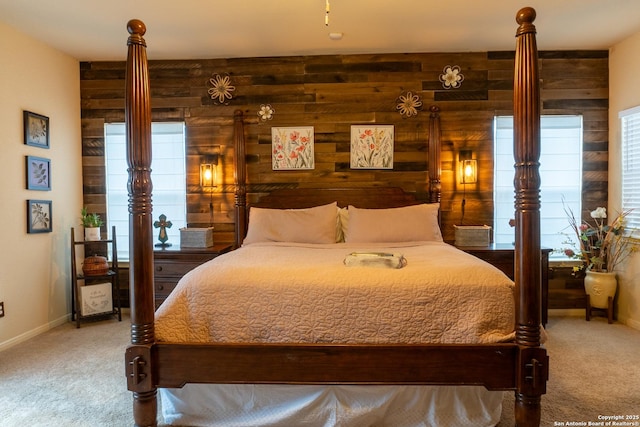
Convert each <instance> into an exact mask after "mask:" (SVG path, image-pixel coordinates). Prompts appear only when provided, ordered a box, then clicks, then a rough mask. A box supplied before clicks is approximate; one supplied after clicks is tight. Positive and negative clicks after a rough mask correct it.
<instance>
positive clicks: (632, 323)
mask: <svg viewBox="0 0 640 427" xmlns="http://www.w3.org/2000/svg"><path fill="white" fill-rule="evenodd" d="M624 323H625V325H627V326H629V327H631V328H633V329H637V330H638V331H640V322H638V321H637V320H633V319H627V320H625V322H624Z"/></svg>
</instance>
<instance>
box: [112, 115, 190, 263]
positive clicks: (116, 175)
mask: <svg viewBox="0 0 640 427" xmlns="http://www.w3.org/2000/svg"><path fill="white" fill-rule="evenodd" d="M125 132H126V129H125V124H124V123H108V124H105V161H106V185H107V188H106V192H107V225H108V227H109V228H111V226H112V225H115V226H116V234H117V238H118V259H119V260H121V261H127V260H129V191H128V189H127V181H128V179H129V174H128V172H127V158H126V133H125ZM151 146H152V153H153V155H152V163H151V180H152V182H153V190H152V201H153V218H154V221H155V220H157V219H158V218H159V216H160V215H161V214H164V215H166V217H167V220H169V221H171V224H172V226H171V228H168V229H167V234H168V236H169V243H173V244H174V245H175V244H179V242H180V228H181V227H186V223H187V221H186V218H187V213H186V212H187V210H186V171H185V168H186V166H185V126H184V123H183V122H154V123H152V124H151ZM154 231H155V232H156V235H157V233H158V232H159V230H156V229H154ZM154 240H156V243H159V241H157V239H154Z"/></svg>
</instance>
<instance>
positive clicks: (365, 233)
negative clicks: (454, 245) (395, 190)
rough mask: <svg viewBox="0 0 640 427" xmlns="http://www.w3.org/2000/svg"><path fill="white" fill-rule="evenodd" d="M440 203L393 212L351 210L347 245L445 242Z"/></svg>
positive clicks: (346, 236)
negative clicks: (441, 227) (439, 217)
mask: <svg viewBox="0 0 640 427" xmlns="http://www.w3.org/2000/svg"><path fill="white" fill-rule="evenodd" d="M439 209H440V204H439V203H429V204H420V205H413V206H404V207H401V208H389V209H360V208H356V207H354V206H349V226H348V227H347V228H346V230H345V231H344V233H345V241H346V242H347V243H379V242H381V243H385V242H386V243H393V242H418V241H420V242H421V241H437V242H442V233H441V231H440V226H439V224H438V211H439Z"/></svg>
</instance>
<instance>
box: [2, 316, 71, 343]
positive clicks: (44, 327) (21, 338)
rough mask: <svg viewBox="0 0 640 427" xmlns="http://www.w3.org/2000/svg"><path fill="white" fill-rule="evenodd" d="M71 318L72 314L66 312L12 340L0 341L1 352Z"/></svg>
mask: <svg viewBox="0 0 640 427" xmlns="http://www.w3.org/2000/svg"><path fill="white" fill-rule="evenodd" d="M70 320H71V314H70V313H69V314H65V315H64V316H62V317H60V318H58V319H56V320H53V321H51V322H49V323H46V324H44V325H42V326H38V327H37V328H35V329H32V330H30V331H27V332H25V333H24V334H21V335H18V336H17V337H13V338H11V339H10V340H7V341H5V342H2V343H0V352H2V351H4V350H7V349H9V348H11V347H13V346H14V345H18V344H20V343H23V342H25V341H27V340H30V339H31V338H33V337H36V336H38V335H40V334H42V333H44V332H47V331H48V330H49V329H53V328H55V327H57V326H60V325H64V324H65V323H67V322H68V321H70Z"/></svg>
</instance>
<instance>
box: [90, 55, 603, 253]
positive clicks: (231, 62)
mask: <svg viewBox="0 0 640 427" xmlns="http://www.w3.org/2000/svg"><path fill="white" fill-rule="evenodd" d="M149 65H150V78H151V91H152V97H151V106H152V118H153V120H154V121H170V120H177V121H185V122H186V128H187V146H186V153H187V174H188V176H187V182H186V186H187V210H188V218H187V220H188V222H189V224H190V226H205V225H207V224H208V222H209V201H210V196H212V198H213V205H214V218H215V221H214V222H215V227H216V231H215V239H216V240H218V241H231V240H233V230H234V218H233V155H234V153H233V141H232V126H233V113H234V111H235V110H236V109H241V110H242V111H243V112H244V114H245V120H246V123H247V124H246V137H247V139H248V141H249V144H248V147H247V155H248V156H249V166H248V177H249V182H250V187H249V191H250V192H253V193H252V194H250V195H249V197H250V199H252V198H256V197H257V195H258V194H259V193H260V192H261V191H265V190H268V189H271V188H275V187H278V186H290V187H295V186H300V187H303V186H307V187H312V186H327V185H333V186H348V187H351V186H362V187H369V186H378V185H389V184H390V185H396V186H400V187H403V188H404V189H405V190H407V191H411V192H416V193H417V194H418V196H419V197H421V198H422V199H424V200H426V199H427V195H426V191H427V185H426V181H427V151H426V141H427V135H428V117H429V113H428V109H429V107H430V106H431V105H437V106H439V107H440V109H441V117H442V139H443V153H442V190H443V193H442V220H443V231H444V237H445V239H446V240H453V235H454V233H453V224H459V223H460V217H461V201H462V187H461V186H460V185H457V184H456V177H455V167H454V165H455V162H456V159H457V155H458V153H459V151H460V150H472V151H473V152H474V155H475V157H476V158H477V160H478V165H479V177H478V182H477V184H472V185H467V188H466V190H465V193H466V209H465V210H466V213H465V220H464V222H465V224H488V225H493V219H492V218H493V200H492V194H493V118H494V116H495V115H510V114H512V96H513V95H512V87H513V52H481V53H424V54H384V55H380V54H376V55H329V56H292V57H273V58H244V59H203V60H171V61H170V60H162V61H150V63H149ZM447 65H458V66H459V67H460V68H461V73H462V74H463V75H464V81H463V82H462V85H461V86H460V87H459V88H457V89H445V88H444V87H443V85H442V83H441V82H440V80H439V77H440V75H441V74H442V73H443V69H444V67H445V66H447ZM124 69H125V63H124V62H82V63H81V64H80V72H81V98H82V99H81V102H82V153H83V184H84V186H83V188H84V202H85V204H86V205H87V206H88V207H89V209H90V210H91V211H94V212H98V213H103V214H104V212H105V211H106V206H105V179H104V172H105V167H104V129H103V127H104V124H105V123H107V122H122V121H124V74H125V72H124ZM540 73H541V78H542V91H541V95H542V114H582V115H583V117H584V158H583V170H584V173H583V205H584V206H585V208H586V209H591V208H594V207H596V206H606V204H607V169H608V164H607V158H608V119H607V109H608V52H607V51H549V52H545V51H541V52H540ZM215 74H221V75H226V74H228V75H229V76H230V78H231V81H232V84H233V85H234V86H235V91H234V92H233V95H234V97H233V99H231V100H230V101H229V102H228V105H216V104H215V103H214V101H213V100H212V99H211V97H210V96H209V94H208V92H207V91H208V89H209V88H211V84H210V83H209V79H210V78H212V77H213V76H214V75H215ZM407 92H412V93H413V94H417V95H419V96H420V98H421V100H422V103H423V108H422V111H420V112H419V114H418V115H417V116H414V117H411V118H403V117H402V116H401V115H400V114H399V113H398V111H397V109H396V105H397V102H398V101H397V99H398V97H399V96H400V95H404V94H406V93H407ZM262 104H270V105H271V106H272V107H273V108H274V109H275V114H274V116H273V119H272V120H270V121H267V122H261V121H260V119H259V117H258V110H259V109H260V106H261V105H262ZM365 123H376V124H385V125H394V127H395V152H394V168H393V170H352V169H350V167H349V150H350V148H349V147H350V144H349V140H350V126H351V125H352V124H365ZM275 126H314V128H315V152H316V156H315V162H316V165H315V169H314V170H312V171H272V169H271V127H275ZM214 145H218V146H220V150H221V154H222V157H221V163H220V165H219V169H218V170H219V173H220V177H219V183H220V185H219V186H218V187H217V188H215V189H214V191H213V195H211V194H210V193H207V192H203V191H202V189H201V188H200V187H199V164H200V162H201V160H202V159H203V158H204V156H206V155H207V154H208V153H209V152H210V151H211V149H212V146H214ZM158 214H159V213H158Z"/></svg>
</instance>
